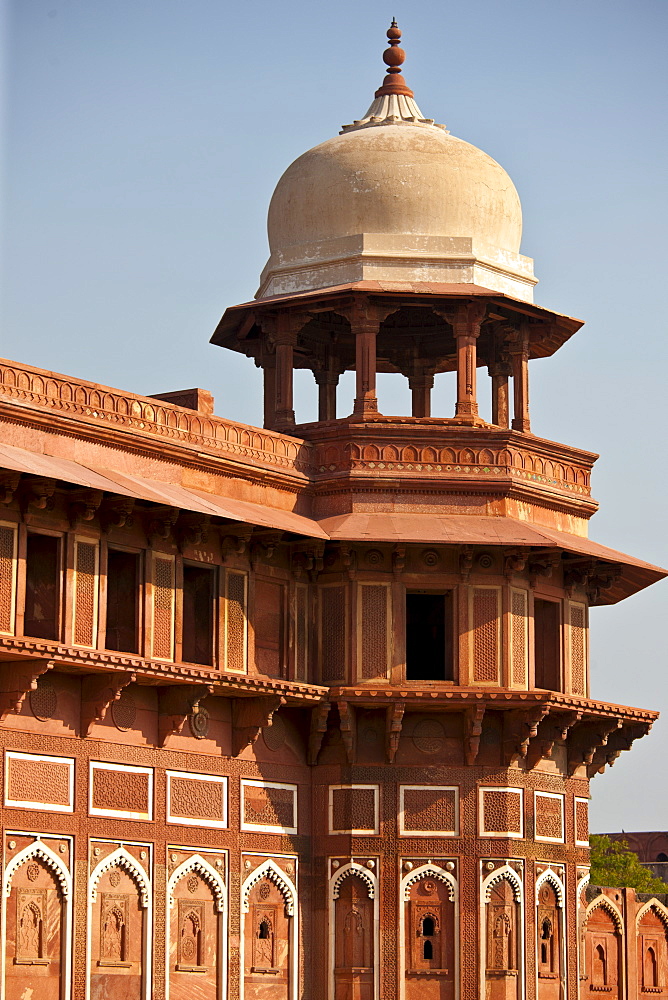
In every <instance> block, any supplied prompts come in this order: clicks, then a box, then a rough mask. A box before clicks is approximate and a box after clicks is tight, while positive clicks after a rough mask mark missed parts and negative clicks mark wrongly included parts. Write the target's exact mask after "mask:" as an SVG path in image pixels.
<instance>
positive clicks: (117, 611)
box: [105, 549, 139, 653]
mask: <svg viewBox="0 0 668 1000" xmlns="http://www.w3.org/2000/svg"><path fill="white" fill-rule="evenodd" d="M138 596H139V555H138V554H137V553H135V552H120V551H117V550H116V549H109V552H108V556H107V635H106V639H105V646H106V648H107V649H115V650H117V651H118V652H121V653H138V652H139V644H138V630H137V624H138V622H137V618H138V613H137V612H138Z"/></svg>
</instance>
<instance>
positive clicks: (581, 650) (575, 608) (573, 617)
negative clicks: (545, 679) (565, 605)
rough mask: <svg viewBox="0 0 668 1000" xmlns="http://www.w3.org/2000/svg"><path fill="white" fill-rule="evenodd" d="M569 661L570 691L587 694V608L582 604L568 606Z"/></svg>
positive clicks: (573, 603)
mask: <svg viewBox="0 0 668 1000" xmlns="http://www.w3.org/2000/svg"><path fill="white" fill-rule="evenodd" d="M569 625H570V628H569V634H570V660H571V691H572V692H573V694H581V695H586V694H587V608H586V607H585V605H584V604H576V603H575V602H574V601H571V602H570V605H569Z"/></svg>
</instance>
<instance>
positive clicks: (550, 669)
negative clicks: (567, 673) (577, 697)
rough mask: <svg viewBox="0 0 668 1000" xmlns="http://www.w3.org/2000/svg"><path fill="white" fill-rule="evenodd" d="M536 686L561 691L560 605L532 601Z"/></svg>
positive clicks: (550, 602)
mask: <svg viewBox="0 0 668 1000" xmlns="http://www.w3.org/2000/svg"><path fill="white" fill-rule="evenodd" d="M534 635H535V649H536V684H535V686H536V687H537V688H546V689H547V690H548V691H561V689H562V687H561V606H560V605H559V604H557V603H556V602H555V601H541V600H538V599H536V600H535V601H534Z"/></svg>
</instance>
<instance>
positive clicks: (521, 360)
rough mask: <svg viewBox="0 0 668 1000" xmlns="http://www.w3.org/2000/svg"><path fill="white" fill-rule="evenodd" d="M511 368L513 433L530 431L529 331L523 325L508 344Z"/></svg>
mask: <svg viewBox="0 0 668 1000" xmlns="http://www.w3.org/2000/svg"><path fill="white" fill-rule="evenodd" d="M508 353H509V355H510V358H511V362H512V366H513V393H514V404H515V405H514V413H513V423H512V428H513V430H514V431H524V432H525V433H526V434H528V433H529V432H530V430H531V424H530V421H529V329H528V327H527V326H526V325H523V326H522V327H521V328H520V329H519V330H518V331H517V332H516V334H515V336H514V337H513V339H512V340H511V341H510V342H509V344H508Z"/></svg>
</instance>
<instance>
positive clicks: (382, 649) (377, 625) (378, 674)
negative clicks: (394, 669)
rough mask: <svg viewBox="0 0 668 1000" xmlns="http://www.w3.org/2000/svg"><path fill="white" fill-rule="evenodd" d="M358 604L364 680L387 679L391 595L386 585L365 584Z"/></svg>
mask: <svg viewBox="0 0 668 1000" xmlns="http://www.w3.org/2000/svg"><path fill="white" fill-rule="evenodd" d="M358 595H359V601H358V607H359V615H360V625H359V631H358V635H359V647H358V648H359V658H360V673H361V675H362V677H363V678H364V680H373V679H375V678H385V677H387V669H388V659H389V656H388V652H389V650H388V645H389V623H388V619H389V595H390V588H389V587H388V586H387V585H385V584H375V583H374V584H370V583H362V584H360V585H359V589H358Z"/></svg>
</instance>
